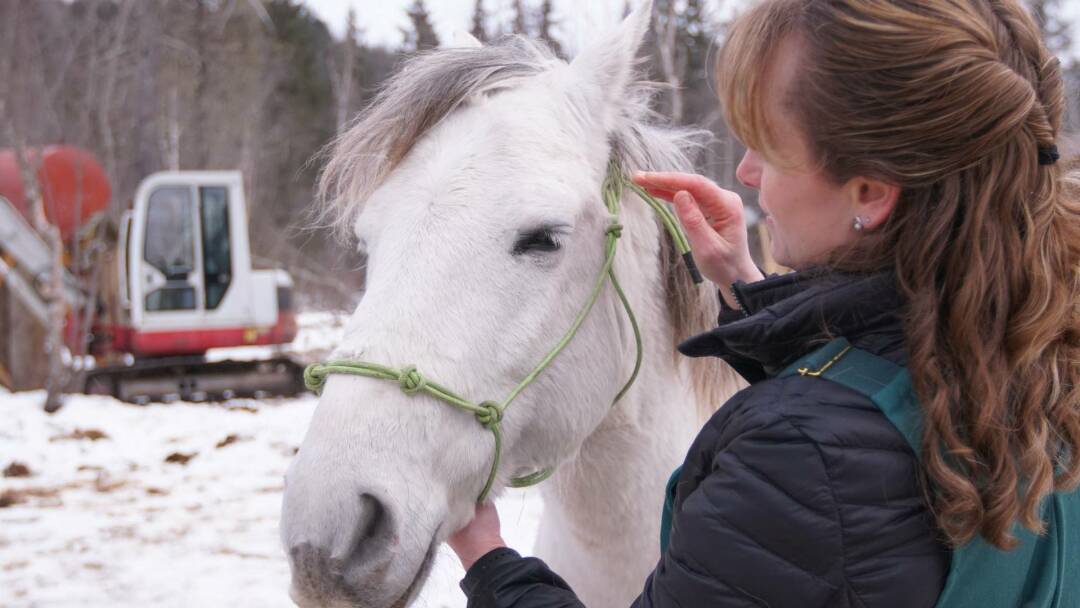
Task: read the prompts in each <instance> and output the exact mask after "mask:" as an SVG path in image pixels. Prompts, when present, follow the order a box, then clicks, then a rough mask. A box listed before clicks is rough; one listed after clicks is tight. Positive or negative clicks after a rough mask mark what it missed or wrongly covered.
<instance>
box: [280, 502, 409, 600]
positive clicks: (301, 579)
mask: <svg viewBox="0 0 1080 608" xmlns="http://www.w3.org/2000/svg"><path fill="white" fill-rule="evenodd" d="M354 496H355V494H354ZM354 500H358V502H359V504H356V503H354V505H355V506H354V507H353V508H352V509H346V510H342V511H339V512H338V513H337V516H338V517H337V518H335V517H332V516H331V517H329V518H328V519H327V520H324V522H325V523H330V522H333V526H332V527H325V528H323V529H324V530H326V531H329V530H337V532H336V533H334V534H322V535H319V536H321V539H322V540H321V541H317V542H311V541H310V540H302V541H299V542H297V543H296V544H293V545H291V546H290V547H289V559H290V562H291V565H292V573H293V586H292V593H293V595H294V598H300V600H303V601H300V600H297V601H298V603H300V604H301V605H325V604H327V603H332V602H335V601H347V602H350V603H353V604H359V605H367V604H368V603H370V602H367V601H366V600H364V598H366V597H367V594H368V593H370V592H371V591H372V590H373V589H377V588H378V586H379V585H380V584H381V583H382V581H383V580H384V577H385V576H386V574H387V571H388V568H389V565H390V563H391V558H392V554H393V551H392V550H391V549H392V547H393V545H394V544H395V543H397V534H396V532H395V531H394V529H393V519H394V518H393V516H392V511H391V510H390V509H388V508H387V507H386V505H385V504H384V503H383V502H382V501H380V500H379V499H378V498H376V497H375V496H374V495H373V494H369V493H366V492H365V493H362V494H360V496H359V498H358V499H354ZM346 513H347V515H346ZM368 587H372V588H371V589H368Z"/></svg>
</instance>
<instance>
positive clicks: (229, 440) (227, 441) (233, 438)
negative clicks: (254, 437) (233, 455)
mask: <svg viewBox="0 0 1080 608" xmlns="http://www.w3.org/2000/svg"><path fill="white" fill-rule="evenodd" d="M249 439H251V438H250V437H241V436H240V435H237V434H235V433H230V434H228V435H226V436H225V438H224V439H222V440H221V441H219V442H217V445H215V446H214V447H216V448H217V449H219V450H220V449H221V448H223V447H225V446H227V445H232V444H234V443H236V442H238V441H247V440H249Z"/></svg>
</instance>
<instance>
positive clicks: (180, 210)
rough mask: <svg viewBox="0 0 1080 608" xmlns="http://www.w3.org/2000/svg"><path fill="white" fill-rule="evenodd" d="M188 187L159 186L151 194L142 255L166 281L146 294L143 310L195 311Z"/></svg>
mask: <svg viewBox="0 0 1080 608" xmlns="http://www.w3.org/2000/svg"><path fill="white" fill-rule="evenodd" d="M192 211H193V210H192V201H191V189H190V188H188V187H186V186H180V187H171V186H170V187H163V188H158V189H157V190H155V191H154V192H153V193H152V194H151V195H150V201H149V204H148V206H147V218H146V240H145V243H146V246H145V248H144V251H143V258H144V259H145V260H146V262H147V263H148V264H150V265H151V266H153V267H154V268H156V269H157V270H158V272H160V273H161V274H162V275H164V277H165V284H164V285H162V286H161V287H158V288H157V289H154V290H153V291H151V292H150V293H149V294H147V296H146V310H148V311H165V310H194V309H195V305H196V304H195V286H194V284H193V283H192V282H191V281H190V279H191V277H190V274H191V273H192V271H194V270H195V238H194V237H195V235H194V225H193V224H194V219H195V218H194V215H193V213H192Z"/></svg>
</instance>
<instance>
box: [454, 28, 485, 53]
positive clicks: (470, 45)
mask: <svg viewBox="0 0 1080 608" xmlns="http://www.w3.org/2000/svg"><path fill="white" fill-rule="evenodd" d="M446 46H447V47H449V48H464V49H479V48H483V46H484V43H483V42H480V41H479V40H477V39H476V36H473V35H472V34H470V33H469V32H466V31H465V30H454V41H453V42H451V43H450V44H448V45H446Z"/></svg>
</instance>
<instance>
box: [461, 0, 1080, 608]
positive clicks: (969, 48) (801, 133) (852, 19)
mask: <svg viewBox="0 0 1080 608" xmlns="http://www.w3.org/2000/svg"><path fill="white" fill-rule="evenodd" d="M717 65H718V82H719V84H720V89H721V95H722V98H723V99H722V101H723V105H724V111H725V113H726V117H727V119H728V123H729V124H730V125H731V127H732V128H733V130H734V132H735V133H736V134H737V135H738V136H739V137H740V139H741V140H742V141H743V142H744V143H745V144H746V146H747V148H748V152H747V153H746V156H745V157H744V159H743V160H742V162H741V164H740V165H739V169H738V172H737V175H738V178H739V180H740V181H741V182H742V183H744V184H745V185H747V186H749V187H752V188H755V189H757V190H759V192H760V205H761V208H762V210H763V211H764V212H765V213H766V214H767V217H766V222H767V224H768V227H769V231H770V234H771V236H772V252H773V255H774V256H775V258H776V259H777V261H778V262H780V263H781V264H784V265H786V266H789V267H792V268H795V269H797V270H798V272H796V273H794V274H790V275H785V276H780V277H771V278H768V279H765V278H763V277H762V276H761V274H760V273H759V272H758V271H757V269H756V268H755V267H754V265H753V263H752V262H751V259H750V255H749V251H748V248H747V239H746V229H745V226H744V224H743V221H742V203H741V201H740V200H739V198H738V196H737V195H735V194H734V193H731V192H727V191H724V190H721V189H720V188H718V187H717V186H715V185H714V184H712V183H711V182H708V181H707V180H705V179H704V178H701V177H697V176H690V175H680V174H639V175H637V176H636V180H637V181H638V183H640V184H642V185H643V186H645V187H647V188H648V189H649V190H651V191H652V192H653V193H654V194H655V195H658V196H661V197H664V198H667V199H669V200H673V201H674V203H675V206H676V210H677V212H678V214H679V217H680V219H681V221H682V222H683V225H684V226H685V228H686V231H687V233H688V235H689V237H690V240H691V243H692V245H693V248H694V251H695V255H696V256H697V258H698V261H699V264H700V266H702V268H703V270H704V271H705V273H706V275H707V276H708V277H709V278H710V279H711V280H712V281H714V282H715V283H717V284H718V285H720V286H721V296H722V300H723V302H724V303H725V304H726V306H725V307H724V312H723V313H722V314H721V318H720V324H719V327H718V328H717V329H715V330H713V331H711V332H709V333H707V334H703V335H700V336H696V337H694V338H691V339H690V340H688V341H686V342H685V343H684V344H683V345H682V347H681V350H682V351H683V352H684V353H685V354H688V355H690V356H707V355H711V356H719V357H722V358H724V359H725V360H726V361H728V362H729V363H730V364H732V365H733V366H734V367H735V368H736V369H737V370H738V371H739V372H740V373H742V374H743V375H744V376H745V377H746V378H747V379H748V380H749V381H750V382H751V386H750V387H749V388H748V389H746V390H744V391H743V392H741V393H739V394H738V395H736V396H735V397H734V398H732V399H731V400H730V401H729V402H728V403H727V404H725V405H724V407H723V408H721V409H720V410H719V412H718V413H717V414H716V415H715V416H714V417H713V419H712V420H710V421H709V423H708V424H707V425H706V426H705V428H704V429H702V431H701V433H700V434H699V436H698V438H697V439H696V440H695V442H694V444H693V445H692V446H691V448H690V450H689V453H688V455H687V459H686V462H685V464H684V466H683V468H682V470H681V473H680V474H679V475H678V477H677V483H676V484H675V486H674V502H673V518H674V525H673V527H672V528H671V538H670V544H669V545H668V547H667V548H666V550H665V551H664V553H663V557H662V559H661V561H660V563H659V564H658V565H657V568H656V570H655V572H654V573H653V574H652V575H651V576H650V577H649V579H648V580H647V581H646V582H645V585H644V590H643V592H642V594H641V596H640V598H639V599H638V601H637V602H636V604H637V605H640V606H681V607H684V608H685V607H688V606H706V605H708V606H801V607H807V606H867V607H881V606H905V607H918V606H933V605H935V603H937V602H939V599H940V600H941V601H943V602H944V603H946V604H949V605H958V604H957V603H956V602H955V597H957V596H959V597H965V596H966V597H974V596H973V595H972V594H971V593H969V592H968V591H967V590H965V589H964V588H960V589H959V590H957V589H952V590H950V591H948V594H949V595H950V598H949V601H945V599H944V595H943V589H946V582H947V580H949V581H950V584H951V585H953V586H954V587H956V586H957V585H961V583H957V582H956V580H958V579H960V578H963V580H964V581H965V584H969V583H971V582H972V581H973V580H976V579H973V578H972V577H973V576H974V577H977V576H979V573H978V572H970V571H968V572H964V573H957V570H962V568H961V566H963V564H960V563H958V561H959V557H960V556H961V555H966V554H970V551H968V550H967V549H968V548H971V547H983V546H985V547H986V549H985V550H984V552H985V553H987V554H989V553H998V554H1000V555H1010V554H1011V555H1013V556H1016V555H1020V554H1021V553H1022V551H1020V552H1019V553H1018V552H1017V551H1019V550H1017V551H1012V552H1011V553H1009V554H1007V553H1005V551H1007V550H1012V549H1014V548H1016V547H1018V546H1020V547H1021V548H1023V547H1026V546H1027V545H1024V543H1028V544H1030V543H1040V542H1042V543H1044V544H1045V542H1056V543H1057V545H1056V546H1057V547H1058V549H1061V551H1062V552H1061V553H1059V554H1058V555H1059V557H1060V556H1066V558H1067V559H1066V560H1065V561H1062V562H1059V563H1058V564H1057V567H1058V569H1060V570H1061V572H1057V571H1055V576H1050V575H1047V574H1046V573H1045V572H1044V570H1046V566H1047V565H1046V564H1045V563H1041V562H1039V560H1038V559H1036V558H1030V557H1029V558H1023V557H1021V558H1017V559H1021V560H1023V559H1026V560H1027V562H1026V563H1024V564H1023V565H1022V566H1023V567H1022V568H1019V569H1018V571H1019V575H1018V576H1019V578H1017V579H1016V580H1015V581H1013V580H1012V579H1010V580H1008V581H997V582H998V584H999V588H1000V589H1004V590H1005V591H1004V592H1001V593H999V595H998V596H997V598H998V601H999V602H1000V605H1012V606H1016V605H1019V604H1020V603H1021V601H1026V602H1029V603H1031V604H1032V605H1038V606H1043V605H1060V606H1072V605H1080V590H1078V589H1076V588H1075V586H1076V585H1080V573H1076V572H1073V573H1072V574H1070V573H1069V569H1070V568H1071V569H1072V570H1075V569H1076V568H1077V567H1078V566H1077V565H1076V564H1075V563H1070V562H1068V556H1069V555H1076V551H1077V549H1076V545H1077V544H1078V542H1080V538H1077V531H1076V530H1075V529H1073V530H1071V533H1072V534H1073V538H1072V539H1070V538H1069V537H1068V534H1069V532H1067V531H1065V530H1063V529H1061V528H1062V526H1060V525H1058V524H1055V525H1057V526H1058V527H1057V528H1051V529H1048V528H1047V523H1046V520H1044V517H1047V513H1048V512H1047V510H1046V509H1045V508H1044V506H1045V505H1046V504H1047V501H1048V500H1049V499H1055V498H1062V497H1064V498H1063V499H1062V500H1064V501H1065V502H1062V504H1071V505H1077V504H1080V494H1077V492H1076V489H1075V488H1076V486H1077V483H1078V481H1080V457H1078V456H1077V455H1080V318H1078V303H1080V277H1078V268H1080V204H1078V200H1080V196H1078V189H1077V181H1076V180H1075V179H1074V177H1075V176H1070V175H1069V174H1068V173H1067V171H1066V168H1065V167H1064V166H1063V165H1064V163H1059V162H1057V161H1058V155H1057V151H1056V147H1055V142H1056V139H1057V136H1058V134H1059V128H1060V125H1061V119H1062V110H1063V106H1064V94H1063V88H1062V81H1061V74H1060V69H1059V65H1058V62H1057V60H1056V59H1055V58H1054V57H1052V56H1051V55H1050V53H1049V52H1048V51H1047V50H1046V48H1045V46H1044V45H1043V43H1042V42H1041V40H1040V38H1039V35H1038V29H1037V27H1036V25H1035V23H1034V22H1033V20H1032V19H1031V18H1030V16H1029V15H1028V14H1027V13H1026V12H1025V10H1024V8H1023V7H1022V6H1021V5H1020V3H1019V2H1018V1H1016V0H766V1H765V2H763V3H761V4H759V5H757V6H755V7H754V8H753V9H752V10H750V11H748V12H747V13H746V14H744V15H743V16H741V17H740V18H739V19H737V20H736V22H735V23H734V24H733V25H732V27H731V29H730V31H729V35H728V38H727V41H726V43H725V45H724V48H723V50H722V51H721V53H720V57H719V61H718V64H717ZM838 336H842V337H844V338H846V339H847V340H848V341H850V343H851V344H852V345H854V347H855V348H857V349H858V350H859V351H860V352H867V353H870V355H872V356H873V357H875V358H878V359H881V360H885V361H888V362H889V364H890V365H893V366H902V367H904V368H906V369H907V371H908V372H909V374H910V378H911V383H912V386H913V387H914V390H913V392H914V395H915V396H916V397H917V403H916V402H915V401H912V403H913V404H915V405H913V407H914V408H915V412H916V414H917V416H918V417H919V423H920V426H921V431H920V434H919V435H918V436H916V437H914V443H910V442H908V441H905V437H906V435H905V434H904V433H902V432H901V429H900V428H899V427H898V426H897V425H896V424H894V423H893V422H891V421H890V418H889V417H887V416H886V415H885V413H883V411H882V410H881V409H880V408H879V407H878V405H876V402H875V401H873V400H871V399H869V398H868V397H867V396H866V395H863V394H860V393H858V392H857V391H853V390H850V389H848V388H846V387H845V386H842V385H840V384H837V383H836V382H831V381H827V380H824V379H822V378H814V377H804V376H801V375H798V374H795V375H784V374H782V373H781V370H784V369H785V368H787V367H788V366H789V365H790V364H791V363H792V362H793V361H796V360H799V359H800V358H801V357H802V356H803V355H806V354H807V353H811V352H813V351H815V350H816V349H817V348H819V347H820V346H821V345H822V344H825V343H828V342H829V341H830V340H832V339H833V338H836V337H838ZM822 369H824V368H822ZM898 369H900V368H898ZM912 446H914V448H913V447H912ZM644 499H646V498H645V497H643V500H644ZM1051 502H1053V501H1052V500H1051ZM1055 504H1057V503H1055ZM1072 508H1075V507H1072ZM1055 521H1057V520H1055ZM1033 533H1044V536H1043V537H1041V538H1040V537H1037V536H1035V535H1034V534H1033ZM1046 539H1050V540H1046ZM450 544H451V546H452V548H453V549H454V550H455V551H456V552H457V554H458V556H459V557H460V558H461V560H462V563H463V564H464V565H465V566H466V568H467V570H468V573H467V575H466V579H465V580H464V581H463V583H462V587H463V589H465V591H466V594H467V595H469V598H470V600H469V604H470V606H540V605H543V606H556V605H557V606H572V605H578V604H579V602H577V600H576V598H575V597H574V595H573V592H572V590H570V589H569V588H568V587H567V586H566V585H565V583H563V581H562V580H561V579H560V578H559V577H558V576H557V575H556V574H554V573H552V572H551V571H550V570H548V569H547V567H546V566H545V565H544V564H543V563H542V562H540V561H539V560H536V559H532V558H521V557H520V556H518V555H517V553H515V552H513V551H512V550H511V549H507V548H505V547H504V546H503V543H502V540H501V538H500V537H499V528H498V518H497V515H496V513H495V510H494V508H493V507H491V506H490V505H485V506H482V507H481V508H480V509H479V510H478V513H477V517H476V519H475V520H474V521H473V522H472V523H471V524H469V525H468V526H467V527H466V528H464V529H463V530H461V531H459V532H458V533H457V534H456V535H455V536H454V537H452V538H451V540H450ZM1070 551H1071V552H1072V553H1069V552H1070ZM1025 555H1026V554H1025ZM1013 569H1014V570H1017V568H1013ZM969 570H971V569H970V568H969ZM1063 573H1064V574H1063ZM983 576H984V577H989V576H991V574H990V573H989V572H986V573H984V574H983ZM1025 577H1027V578H1025ZM1047 581H1049V582H1047ZM976 583H977V580H976ZM977 586H978V585H977V584H975V585H974V587H977ZM1037 586H1042V587H1044V589H1043V590H1042V591H1040V592H1039V593H1042V594H1043V595H1038V594H1035V595H1033V592H1032V591H1031V589H1029V587H1030V588H1034V587H1037ZM1000 589H999V590H1000ZM1002 593H1003V594H1004V595H1002ZM1047 594H1048V595H1047ZM1003 597H1008V598H1014V599H1010V600H1004V599H1002V598H1003ZM1034 597H1046V598H1053V599H1052V600H1049V599H1047V600H1045V601H1044V600H1032V599H1030V598H1034ZM1024 598H1028V599H1024ZM972 602H973V601H972ZM972 602H969V603H972ZM1008 602H1014V603H1011V604H1009V603H1008ZM1040 602H1041V603H1040ZM962 604H963V602H960V604H959V605H962ZM982 605H986V604H982Z"/></svg>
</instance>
